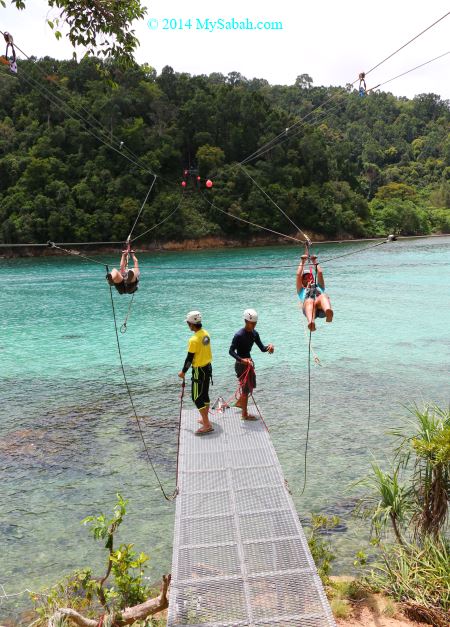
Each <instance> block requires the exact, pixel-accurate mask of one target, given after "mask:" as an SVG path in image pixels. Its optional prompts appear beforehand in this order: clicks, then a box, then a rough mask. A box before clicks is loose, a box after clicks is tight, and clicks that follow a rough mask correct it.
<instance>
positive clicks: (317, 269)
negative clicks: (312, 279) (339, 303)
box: [311, 255, 325, 290]
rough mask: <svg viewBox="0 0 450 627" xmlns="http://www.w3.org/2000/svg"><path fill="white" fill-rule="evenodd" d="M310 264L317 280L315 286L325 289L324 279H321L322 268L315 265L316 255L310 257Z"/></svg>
mask: <svg viewBox="0 0 450 627" xmlns="http://www.w3.org/2000/svg"><path fill="white" fill-rule="evenodd" d="M311 262H312V263H313V265H314V268H315V274H316V275H317V279H316V282H317V285H318V286H319V287H321V288H322V289H323V290H324V289H325V279H324V278H323V272H322V268H321V267H320V266H319V264H318V263H317V256H316V255H311Z"/></svg>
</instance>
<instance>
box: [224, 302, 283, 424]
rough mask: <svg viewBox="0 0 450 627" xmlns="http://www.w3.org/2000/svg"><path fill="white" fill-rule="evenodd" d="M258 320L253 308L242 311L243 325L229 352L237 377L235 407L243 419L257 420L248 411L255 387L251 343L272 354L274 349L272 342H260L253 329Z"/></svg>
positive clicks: (257, 334) (256, 332)
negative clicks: (240, 410) (249, 400)
mask: <svg viewBox="0 0 450 627" xmlns="http://www.w3.org/2000/svg"><path fill="white" fill-rule="evenodd" d="M257 322H258V314H257V313H256V311H255V310H254V309H246V310H245V311H244V325H245V326H244V327H243V328H242V329H239V331H238V332H237V333H236V334H235V336H234V337H233V341H232V342H231V346H230V350H229V354H230V355H231V357H233V358H234V359H235V360H236V363H235V371H236V376H237V378H238V379H239V393H240V396H239V399H238V401H237V403H236V407H240V408H241V409H242V419H243V420H257V418H256V416H251V415H250V414H249V413H248V409H247V406H248V397H249V395H251V394H252V392H253V389H254V388H255V387H256V375H255V365H254V363H253V360H252V358H251V356H250V352H251V350H252V348H253V344H256V346H257V347H258V348H259V350H260V351H262V352H263V353H270V354H272V353H273V352H274V350H275V347H274V345H273V344H267V346H264V344H263V343H262V342H261V338H260V337H259V333H258V331H256V330H255V327H256V324H257Z"/></svg>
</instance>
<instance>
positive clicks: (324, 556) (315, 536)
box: [308, 514, 339, 585]
mask: <svg viewBox="0 0 450 627" xmlns="http://www.w3.org/2000/svg"><path fill="white" fill-rule="evenodd" d="M338 525H339V518H338V517H337V516H324V515H323V514H311V527H310V531H309V535H308V546H309V550H310V551H311V555H312V557H313V560H314V563H315V565H316V567H317V571H318V573H319V576H320V578H321V579H322V582H323V583H324V584H325V585H328V584H329V583H330V572H331V563H332V562H333V560H334V559H335V558H336V555H335V554H334V553H333V551H332V548H331V543H330V541H329V539H328V535H329V533H330V531H332V530H333V529H334V528H335V527H337V526H338Z"/></svg>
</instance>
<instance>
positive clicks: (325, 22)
mask: <svg viewBox="0 0 450 627" xmlns="http://www.w3.org/2000/svg"><path fill="white" fill-rule="evenodd" d="M448 10H450V5H449V2H448V0H446V1H444V0H435V1H434V2H432V3H425V2H423V1H422V0H409V1H406V0H397V1H395V0H390V1H388V0H378V2H377V3H373V2H365V3H364V2H362V1H361V0H359V1H358V2H357V1H356V0H343V1H341V2H337V1H335V2H331V0H323V1H322V2H316V3H314V4H312V3H306V2H292V1H289V0H279V1H278V2H268V1H267V0H260V2H258V3H257V2H256V1H253V2H248V1H247V3H244V2H242V0H228V2H224V3H217V2H215V3H213V2H211V1H210V0H196V1H195V2H186V0H171V1H170V2H165V3H164V4H163V3H159V4H151V5H150V6H149V9H148V16H147V19H146V21H145V22H141V23H138V24H136V33H137V36H138V38H139V40H140V42H141V46H140V48H139V50H138V52H137V60H138V61H139V62H141V63H143V62H147V63H149V64H150V65H152V66H154V67H155V68H156V69H157V70H158V71H160V70H161V69H162V68H163V67H164V66H165V65H171V66H172V67H173V68H174V69H175V70H176V71H183V72H189V73H191V74H209V73H211V72H222V73H223V74H228V73H229V72H231V71H237V72H240V73H241V74H243V75H245V76H247V77H248V78H252V77H255V76H256V77H259V78H266V79H267V80H268V81H269V82H270V83H278V84H292V83H293V82H294V81H295V78H296V76H297V75H298V74H302V73H308V74H310V75H311V76H312V77H313V79H314V84H316V85H319V84H320V85H345V84H346V83H348V82H352V81H353V80H355V78H356V77H357V75H358V73H359V72H360V71H362V70H365V71H367V70H368V69H369V68H370V67H372V66H373V65H375V64H376V63H378V61H380V60H381V59H383V58H384V57H386V56H387V55H389V54H390V53H391V52H393V51H394V50H395V49H396V48H398V47H400V46H401V45H402V44H404V43H405V42H406V41H407V40H408V39H410V38H411V37H413V36H414V35H416V34H417V33H419V32H420V31H421V30H423V29H424V28H426V27H427V26H428V25H430V24H431V23H432V22H433V21H435V20H436V19H438V18H439V17H440V16H442V15H443V14H444V13H446V12H447V11H448ZM52 14H53V15H54V13H51V12H50V10H49V8H48V6H47V4H46V2H45V1H44V0H28V1H27V9H26V10H25V11H21V12H19V11H17V10H16V9H15V8H12V7H9V6H8V8H7V9H0V29H2V30H8V31H10V32H11V33H12V34H13V35H14V38H15V40H16V41H17V43H18V44H19V46H20V47H21V48H22V49H23V50H24V51H25V52H26V53H27V54H29V55H36V56H38V57H39V56H44V55H50V56H54V57H56V58H68V57H70V56H71V54H72V48H71V46H70V44H69V43H68V42H67V41H60V42H57V41H56V40H55V39H54V36H53V34H52V32H51V31H50V29H49V28H48V26H47V25H46V24H45V18H46V16H48V15H50V16H51V15H52ZM233 17H234V18H235V19H236V20H238V21H241V20H243V19H245V18H249V19H251V20H253V21H254V22H255V23H256V22H257V21H259V20H262V21H266V20H268V21H281V22H282V23H283V30H277V31H228V30H227V31H225V30H224V31H220V32H219V31H216V32H204V31H201V30H197V29H196V28H195V25H196V19H197V18H198V19H201V20H204V19H205V18H210V19H211V20H213V21H214V20H217V19H219V18H224V19H225V20H231V18H233ZM149 18H154V19H157V20H158V22H159V28H158V29H157V30H150V29H149V28H148V26H147V20H148V19H149ZM166 18H167V19H175V20H180V19H181V20H183V23H185V22H186V21H187V20H188V19H189V18H190V19H191V20H192V28H191V29H190V30H189V29H185V30H179V29H178V28H177V29H175V30H171V29H170V23H167V26H168V27H169V29H168V30H164V29H163V27H164V26H165V25H166V24H165V22H164V19H166ZM449 33H450V16H449V17H447V18H446V19H445V20H443V21H442V22H441V23H439V24H438V25H437V26H436V27H434V28H433V29H432V30H430V31H429V32H427V33H425V34H424V35H423V36H422V37H420V38H419V39H418V40H417V41H415V42H413V43H412V44H411V45H409V46H408V47H407V48H405V49H404V50H402V51H401V52H400V53H399V54H397V55H396V56H395V57H394V58H393V59H391V60H389V61H387V62H386V63H385V64H383V65H382V66H381V67H380V68H379V69H377V70H376V71H374V72H373V74H370V75H369V76H368V78H367V85H368V87H370V86H373V85H374V84H375V85H376V84H378V83H380V82H382V81H384V80H387V79H389V78H391V77H393V76H396V75H397V74H399V73H401V72H403V71H405V70H408V69H410V68H412V67H414V66H416V65H419V64H421V63H423V62H425V61H427V60H429V59H431V58H433V57H435V56H437V55H439V54H442V53H443V52H446V51H447V50H450V44H449V42H450V37H449ZM449 65H450V55H448V56H447V57H444V58H443V59H441V60H439V61H436V62H435V63H433V64H431V65H429V66H427V67H424V68H422V69H420V70H418V71H416V72H413V73H411V74H409V75H408V76H405V77H403V78H401V79H398V80H397V81H395V82H393V83H391V84H390V85H388V86H387V89H389V90H390V91H392V92H393V93H395V94H396V95H399V96H400V95H403V96H408V97H413V96H414V95H415V94H418V93H424V92H434V93H437V94H440V95H441V96H442V97H443V98H450V81H448V75H449ZM446 77H447V78H446Z"/></svg>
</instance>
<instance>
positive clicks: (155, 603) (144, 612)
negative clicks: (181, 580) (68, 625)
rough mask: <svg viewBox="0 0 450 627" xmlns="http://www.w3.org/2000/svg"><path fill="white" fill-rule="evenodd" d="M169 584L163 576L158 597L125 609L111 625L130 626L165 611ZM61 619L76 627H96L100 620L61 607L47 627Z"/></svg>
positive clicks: (166, 576)
mask: <svg viewBox="0 0 450 627" xmlns="http://www.w3.org/2000/svg"><path fill="white" fill-rule="evenodd" d="M169 584H170V575H163V581H162V586H161V594H160V595H159V596H157V597H155V598H153V599H148V600H147V601H145V602H144V603H141V604H140V605H134V606H133V607H127V608H126V609H125V610H123V612H121V613H120V614H118V615H117V618H114V619H113V620H112V623H111V624H112V625H113V626H116V627H120V626H122V625H132V624H133V623H134V622H136V621H137V620H143V619H145V618H147V616H152V615H153V614H157V613H158V612H162V611H163V610H166V609H167V608H168V607H169V600H168V598H167V592H168V590H169ZM62 617H64V618H67V619H68V620H69V621H71V622H72V623H74V624H75V625H78V627H98V624H99V620H100V619H98V620H96V619H93V618H86V617H85V616H83V615H82V614H80V613H79V612H77V611H75V610H73V609H72V608H70V607H61V608H59V610H58V611H57V612H55V613H54V614H53V616H51V617H50V619H49V621H48V627H55V626H56V625H57V624H58V621H59V619H60V618H62Z"/></svg>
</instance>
